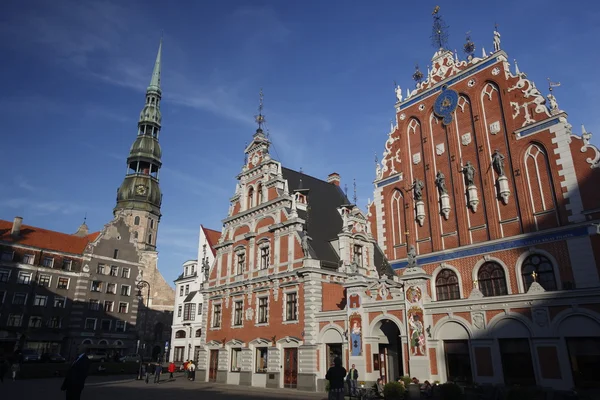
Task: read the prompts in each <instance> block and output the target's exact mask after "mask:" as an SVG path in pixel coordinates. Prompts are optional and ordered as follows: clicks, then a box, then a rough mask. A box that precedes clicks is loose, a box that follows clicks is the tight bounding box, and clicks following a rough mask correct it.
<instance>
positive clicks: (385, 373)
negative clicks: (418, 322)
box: [369, 319, 404, 383]
mask: <svg viewBox="0 0 600 400" xmlns="http://www.w3.org/2000/svg"><path fill="white" fill-rule="evenodd" d="M375 334H376V335H378V336H379V354H377V359H378V361H379V376H380V377H381V379H383V382H384V383H388V382H393V381H395V380H396V379H398V378H399V377H401V376H402V375H404V368H403V366H402V341H401V338H400V329H399V328H398V325H396V324H395V323H394V322H393V321H391V320H389V319H384V320H382V321H381V322H380V325H379V332H378V331H377V330H375ZM369 356H370V355H369Z"/></svg>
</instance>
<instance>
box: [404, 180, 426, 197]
mask: <svg viewBox="0 0 600 400" xmlns="http://www.w3.org/2000/svg"><path fill="white" fill-rule="evenodd" d="M424 187H425V184H424V183H423V181H422V180H420V179H419V178H416V179H415V180H414V181H413V184H412V186H411V187H409V188H408V190H412V191H413V198H414V199H415V201H421V200H423V188H424Z"/></svg>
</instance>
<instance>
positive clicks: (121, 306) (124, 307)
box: [119, 301, 129, 314]
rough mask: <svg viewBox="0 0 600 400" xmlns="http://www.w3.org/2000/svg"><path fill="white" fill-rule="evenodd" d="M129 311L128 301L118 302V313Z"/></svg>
mask: <svg viewBox="0 0 600 400" xmlns="http://www.w3.org/2000/svg"><path fill="white" fill-rule="evenodd" d="M128 312H129V303H125V302H123V301H120V302H119V314H127V313H128Z"/></svg>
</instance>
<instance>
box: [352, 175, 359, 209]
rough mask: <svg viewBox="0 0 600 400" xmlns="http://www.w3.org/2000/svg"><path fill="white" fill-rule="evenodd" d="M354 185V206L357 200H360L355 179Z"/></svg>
mask: <svg viewBox="0 0 600 400" xmlns="http://www.w3.org/2000/svg"><path fill="white" fill-rule="evenodd" d="M353 185H354V198H353V200H354V204H356V200H357V199H358V197H357V196H356V178H354V182H353Z"/></svg>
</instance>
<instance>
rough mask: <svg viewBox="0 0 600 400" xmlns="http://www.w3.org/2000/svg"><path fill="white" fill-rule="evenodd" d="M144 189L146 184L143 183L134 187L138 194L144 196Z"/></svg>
mask: <svg viewBox="0 0 600 400" xmlns="http://www.w3.org/2000/svg"><path fill="white" fill-rule="evenodd" d="M146 191H147V189H146V186H144V185H137V186H136V187H135V193H136V194H138V195H140V196H144V195H145V194H146Z"/></svg>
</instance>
